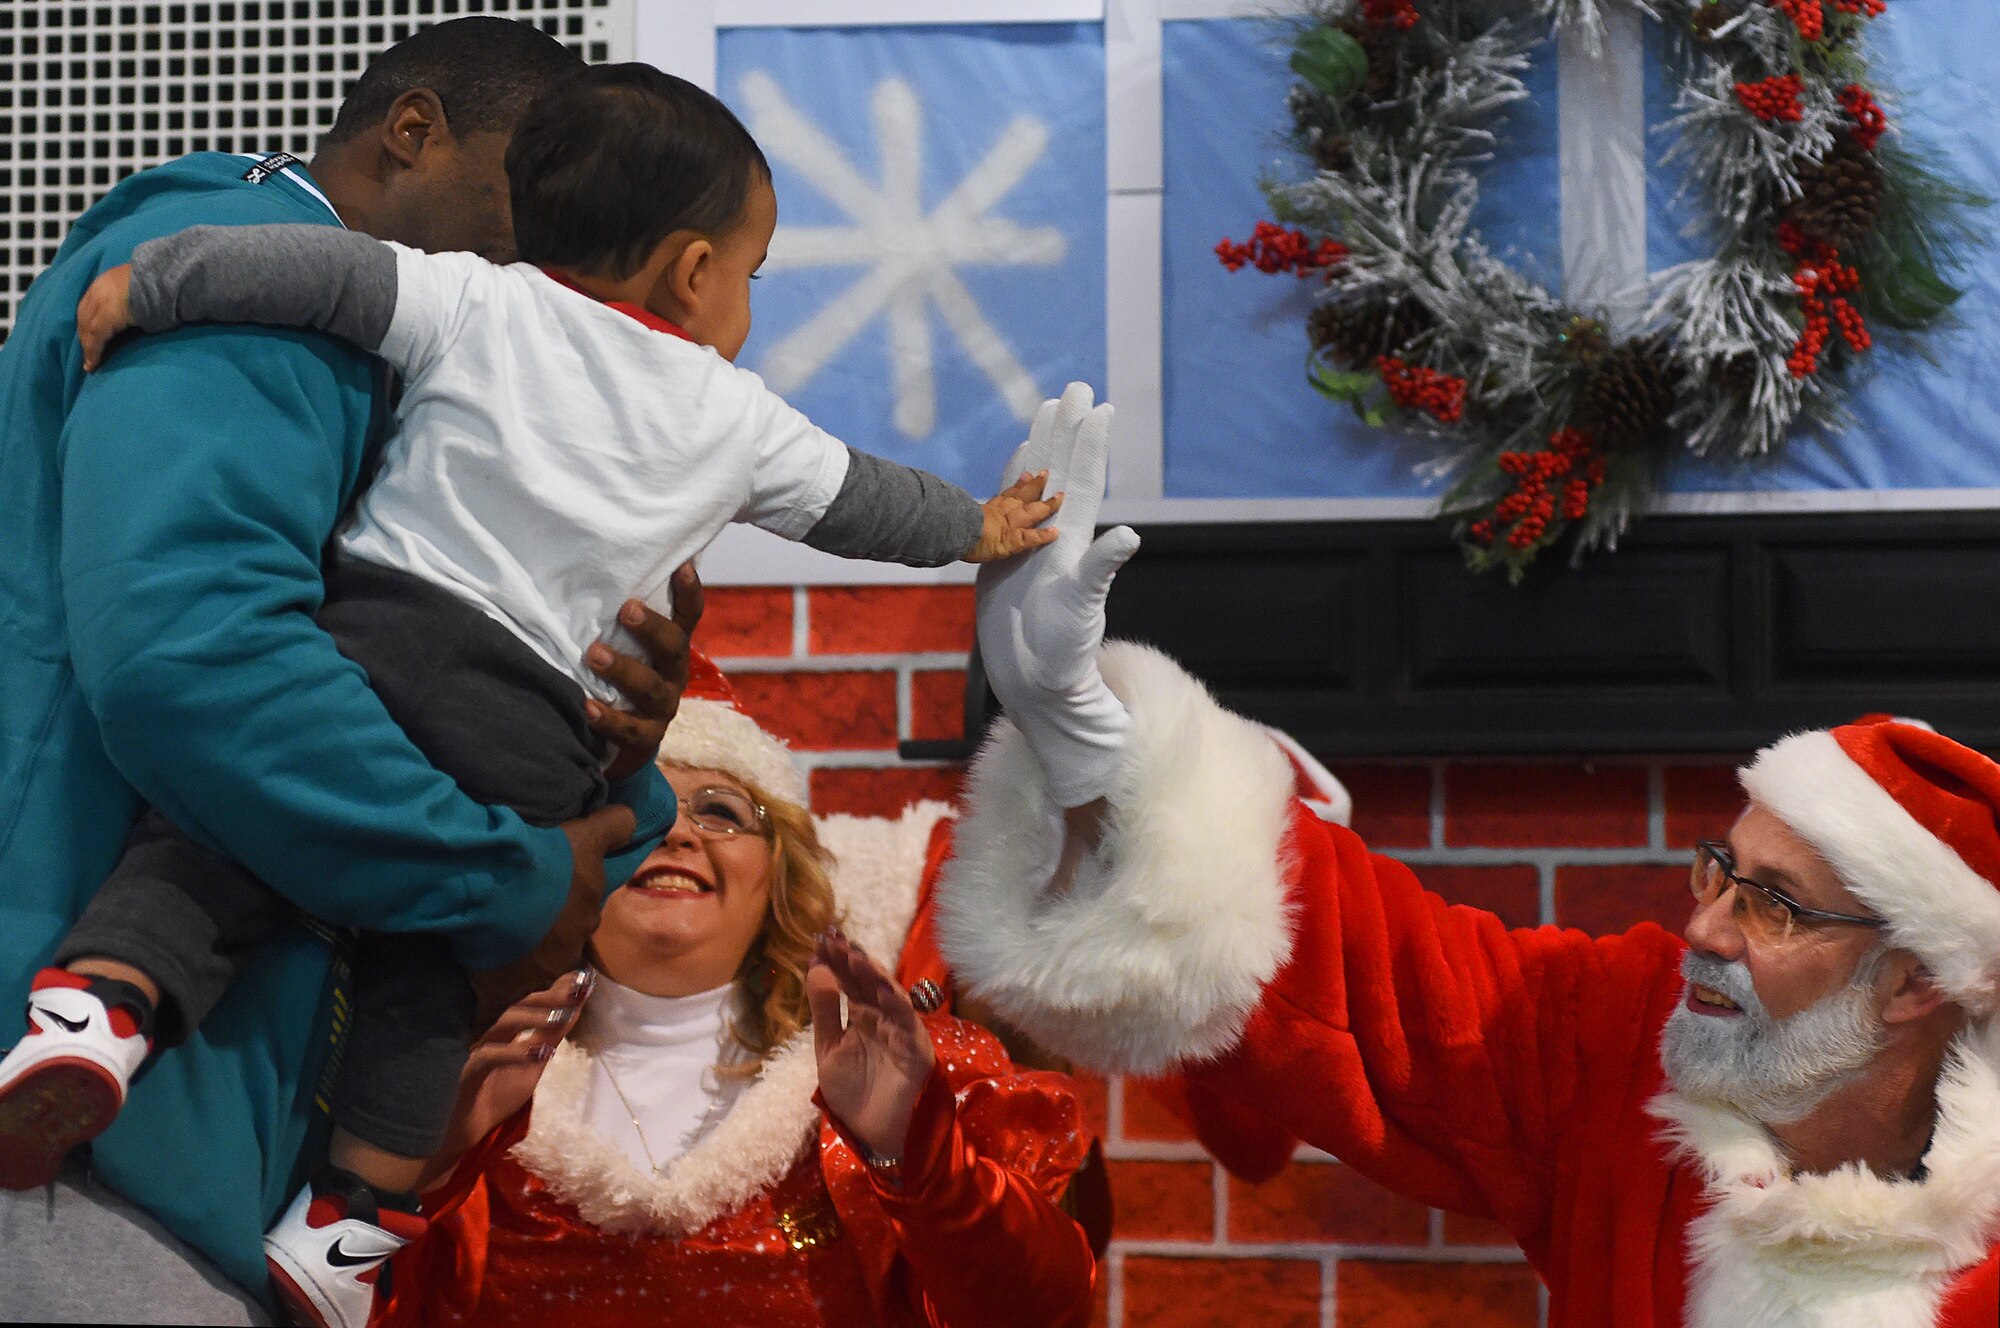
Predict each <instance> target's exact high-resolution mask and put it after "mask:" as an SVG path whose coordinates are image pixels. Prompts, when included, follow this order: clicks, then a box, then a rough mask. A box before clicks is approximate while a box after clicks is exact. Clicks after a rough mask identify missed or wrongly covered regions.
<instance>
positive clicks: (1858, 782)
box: [1739, 730, 2000, 1014]
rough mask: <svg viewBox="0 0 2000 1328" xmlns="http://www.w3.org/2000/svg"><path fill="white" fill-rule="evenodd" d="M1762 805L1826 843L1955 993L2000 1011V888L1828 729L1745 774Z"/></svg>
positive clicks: (1761, 758) (1895, 938) (1895, 937)
mask: <svg viewBox="0 0 2000 1328" xmlns="http://www.w3.org/2000/svg"><path fill="white" fill-rule="evenodd" d="M1739 777H1740V778H1741V779H1742V781H1743V788H1744V791H1745V792H1747V793H1748V794H1749V795H1750V798H1751V800H1752V801H1753V802H1755V803H1757V804H1758V805H1759V806H1761V807H1763V808H1764V809H1765V810H1766V811H1768V812H1770V813H1771V814H1772V815H1773V816H1775V817H1777V818H1778V819H1779V820H1781V821H1783V822H1784V823H1785V824H1786V825H1788V826H1790V827H1791V828H1792V829H1793V830H1794V831H1796V832H1797V833H1798V834H1799V835H1800V836H1801V837H1802V838H1804V839H1805V840H1806V841H1807V842H1808V843H1810V844H1811V845H1812V846H1813V847H1814V848H1815V849H1817V850H1819V853H1820V856H1821V857H1823V858H1825V859H1826V861H1827V864H1828V865H1829V866H1831V867H1832V868H1833V869H1834V871H1835V872H1837V873H1838V874H1839V875H1840V879H1841V880H1842V881H1844V882H1846V884H1847V888H1848V889H1850V890H1852V891H1854V893H1855V894H1856V895H1858V896H1859V897H1860V898H1861V899H1862V900H1863V901H1864V902H1865V903H1866V904H1867V905H1868V907H1869V908H1871V909H1873V910H1874V911H1875V912H1876V913H1878V914H1880V915H1881V916H1882V917H1884V918H1887V919H1888V920H1889V928H1888V931H1889V937H1890V940H1891V941H1892V942H1893V943H1894V944H1896V945H1898V946H1901V947H1902V948H1904V949H1906V950H1908V951H1909V952H1910V953H1912V954H1914V955H1916V956H1917V958H1919V959H1921V960H1923V962H1924V966H1925V967H1926V968H1928V969H1929V970H1930V971H1931V975H1932V976H1933V977H1935V978H1936V979H1937V980H1938V982H1939V983H1940V984H1941V985H1942V986H1943V987H1944V989H1945V991H1946V992H1948V993H1949V994H1950V995H1951V997H1952V999H1953V1000H1956V1001H1958V1002H1959V1003H1961V1004H1963V1005H1965V1006H1966V1007H1967V1008H1968V1009H1970V1010H1973V1011H1975V1012H1977V1013H1981V1014H1986V1013H1991V1012H1993V1011H1994V1010H1996V1009H2000V888H1996V887H1995V884H1994V883H1993V882H1992V881H1989V880H1987V879H1986V878H1985V877H1983V876H1981V875H1980V874H1979V873H1978V872H1975V871H1974V870H1973V869H1972V868H1971V867H1970V866H1968V865H1967V864H1966V862H1965V860H1964V859H1963V858H1961V857H1959V856H1958V854H1957V853H1955V852H1953V851H1952V849H1951V847H1950V846H1949V845H1948V844H1946V843H1945V842H1944V841H1943V840H1941V839H1939V838H1938V837H1937V836H1936V835H1934V834H1932V833H1931V832H1930V831H1929V830H1928V829H1926V828H1925V827H1924V826H1923V824H1922V823H1920V822H1919V821H1918V820H1917V819H1916V817H1914V816H1912V815H1911V814H1910V813H1909V812H1907V811H1905V810H1904V809H1903V806H1902V804H1901V803H1899V802H1897V801H1896V799H1895V798H1894V797H1892V796H1890V794H1889V792H1888V790H1887V789H1884V788H1883V787H1882V786H1881V785H1880V784H1878V783H1876V782H1875V780H1874V779H1873V778H1872V777H1871V776H1870V775H1869V774H1868V772H1867V771H1866V770H1864V769H1862V768H1861V766H1859V765H1858V764H1856V763H1855V761H1854V759H1853V758H1852V757H1850V756H1849V755H1848V754H1847V752H1846V751H1845V750H1844V749H1843V748H1842V747H1841V745H1840V743H1839V741H1838V740H1837V739H1836V738H1835V737H1834V736H1833V735H1832V734H1831V733H1828V732H1826V731H1824V730H1817V731H1814V732H1811V733H1797V734H1793V735H1792V736H1791V737H1789V738H1786V739H1784V740H1783V741H1781V742H1777V743H1774V744H1772V745H1771V746H1769V747H1766V748H1765V749H1764V750H1763V751H1762V752H1760V753H1758V755H1757V758H1756V759H1755V760H1754V761H1752V762H1751V763H1750V764H1749V765H1747V766H1745V767H1744V768H1743V770H1742V771H1741V772H1740V775H1739Z"/></svg>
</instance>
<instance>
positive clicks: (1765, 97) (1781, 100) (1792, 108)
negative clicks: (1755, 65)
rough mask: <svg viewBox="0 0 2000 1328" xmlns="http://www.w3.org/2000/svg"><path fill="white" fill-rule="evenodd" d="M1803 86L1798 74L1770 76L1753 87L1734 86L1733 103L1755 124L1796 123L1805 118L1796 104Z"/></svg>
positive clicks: (1803, 109)
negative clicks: (1765, 121) (1768, 121)
mask: <svg viewBox="0 0 2000 1328" xmlns="http://www.w3.org/2000/svg"><path fill="white" fill-rule="evenodd" d="M1805 86H1806V81H1805V79H1804V78H1802V77H1801V76H1800V75H1798V74H1773V75H1771V77H1769V78H1766V79H1760V80H1758V81H1757V82H1755V83H1738V84H1737V85H1736V100H1738V101H1740V102H1742V103H1743V106H1744V108H1745V109H1746V110H1748V111H1749V112H1750V114H1752V115H1754V116H1756V117H1757V118H1758V119H1759V120H1784V121H1786V122H1788V123H1796V122H1797V121H1798V120H1799V119H1800V118H1801V117H1803V116H1804V114H1805V108H1804V107H1803V106H1802V105H1801V104H1800V102H1799V93H1801V92H1803V91H1804V90H1805Z"/></svg>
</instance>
